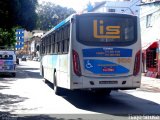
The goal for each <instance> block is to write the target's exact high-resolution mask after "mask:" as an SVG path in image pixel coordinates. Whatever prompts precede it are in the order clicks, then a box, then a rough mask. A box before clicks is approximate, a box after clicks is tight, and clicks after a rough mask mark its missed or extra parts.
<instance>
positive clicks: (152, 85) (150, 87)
mask: <svg viewBox="0 0 160 120" xmlns="http://www.w3.org/2000/svg"><path fill="white" fill-rule="evenodd" d="M141 82H142V84H141V88H140V90H146V91H148V92H160V79H159V78H151V77H146V76H143V77H142V81H141Z"/></svg>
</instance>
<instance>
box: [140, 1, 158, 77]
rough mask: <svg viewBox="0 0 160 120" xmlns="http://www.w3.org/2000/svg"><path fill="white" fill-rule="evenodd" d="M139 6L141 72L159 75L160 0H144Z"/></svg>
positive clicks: (152, 75) (154, 75) (153, 75)
mask: <svg viewBox="0 0 160 120" xmlns="http://www.w3.org/2000/svg"><path fill="white" fill-rule="evenodd" d="M140 8H141V12H140V24H141V39H142V50H143V54H142V55H143V72H147V74H146V75H147V76H151V77H160V56H159V54H160V22H159V21H160V0H145V1H143V3H141V5H140Z"/></svg>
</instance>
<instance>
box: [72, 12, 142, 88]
mask: <svg viewBox="0 0 160 120" xmlns="http://www.w3.org/2000/svg"><path fill="white" fill-rule="evenodd" d="M139 29H140V28H139V20H138V18H137V17H136V16H131V15H124V14H113V13H112V14H109V13H101V14H99V13H86V14H82V15H77V16H75V18H74V24H73V26H72V31H71V32H72V34H73V33H74V31H76V34H75V35H73V36H72V37H71V41H72V43H71V45H72V48H71V49H72V55H71V60H72V66H71V69H72V71H71V89H92V88H93V89H94V88H108V89H135V88H139V87H140V82H141V66H140V65H141V40H140V30H139Z"/></svg>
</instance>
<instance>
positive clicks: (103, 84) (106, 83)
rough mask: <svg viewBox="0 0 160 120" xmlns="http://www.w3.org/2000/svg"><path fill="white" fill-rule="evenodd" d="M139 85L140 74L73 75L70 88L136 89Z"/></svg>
mask: <svg viewBox="0 0 160 120" xmlns="http://www.w3.org/2000/svg"><path fill="white" fill-rule="evenodd" d="M140 85H141V75H138V76H126V77H119V78H118V77H116V78H114V77H112V78H111V77H110V78H107V77H105V78H104V77H103V78H102V77H86V76H82V77H77V76H73V80H72V82H71V89H92V88H110V89H124V90H127V89H136V88H139V87H140Z"/></svg>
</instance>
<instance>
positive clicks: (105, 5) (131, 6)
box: [83, 0, 141, 16]
mask: <svg viewBox="0 0 160 120" xmlns="http://www.w3.org/2000/svg"><path fill="white" fill-rule="evenodd" d="M140 3H141V2H140V0H138V1H137V0H132V1H129V0H124V1H120V0H115V1H103V2H95V3H94V4H93V5H92V6H93V7H89V9H88V8H87V9H85V10H83V13H85V12H113V13H124V14H133V15H136V16H139V14H140V7H139V6H138V5H139V4H140ZM91 8H92V9H91Z"/></svg>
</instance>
